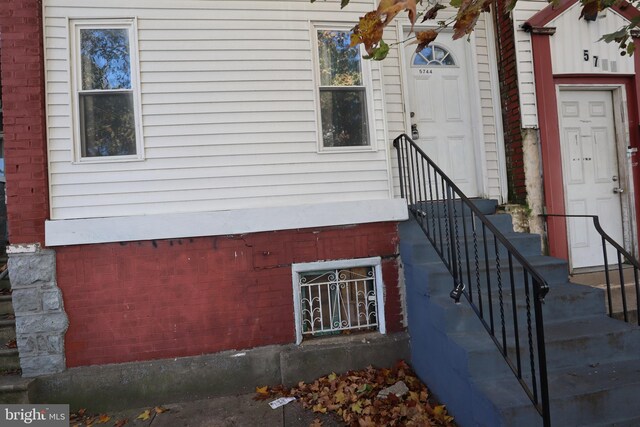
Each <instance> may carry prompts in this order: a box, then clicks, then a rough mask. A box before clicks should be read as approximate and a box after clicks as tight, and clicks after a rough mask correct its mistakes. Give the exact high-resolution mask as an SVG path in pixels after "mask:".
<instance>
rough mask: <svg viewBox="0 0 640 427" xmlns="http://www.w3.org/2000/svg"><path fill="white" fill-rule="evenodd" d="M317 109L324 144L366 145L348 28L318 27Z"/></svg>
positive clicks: (356, 59)
mask: <svg viewBox="0 0 640 427" xmlns="http://www.w3.org/2000/svg"><path fill="white" fill-rule="evenodd" d="M318 59H319V68H320V111H321V121H322V137H323V144H324V146H325V147H346V146H361V145H368V144H369V141H368V132H367V115H366V96H365V88H364V86H363V82H362V71H361V59H360V52H359V49H358V48H356V47H351V46H350V33H349V32H347V31H336V30H319V31H318Z"/></svg>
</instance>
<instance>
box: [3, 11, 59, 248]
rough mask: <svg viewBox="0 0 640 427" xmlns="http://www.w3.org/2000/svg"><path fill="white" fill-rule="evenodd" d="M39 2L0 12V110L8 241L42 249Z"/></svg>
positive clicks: (44, 204) (45, 205)
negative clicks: (3, 142) (2, 125)
mask: <svg viewBox="0 0 640 427" xmlns="http://www.w3.org/2000/svg"><path fill="white" fill-rule="evenodd" d="M42 40H43V37H42V2H41V1H40V0H3V1H2V6H1V7H0V43H1V45H0V48H1V56H0V58H1V62H0V64H1V69H2V105H3V114H4V137H5V149H4V150H5V168H6V170H5V174H6V179H7V218H8V227H9V241H10V243H12V244H16V243H36V242H40V243H44V220H45V219H47V218H48V217H49V193H48V182H47V140H46V133H45V92H44V59H43V58H44V57H43V54H44V49H43V45H42V43H43V42H42Z"/></svg>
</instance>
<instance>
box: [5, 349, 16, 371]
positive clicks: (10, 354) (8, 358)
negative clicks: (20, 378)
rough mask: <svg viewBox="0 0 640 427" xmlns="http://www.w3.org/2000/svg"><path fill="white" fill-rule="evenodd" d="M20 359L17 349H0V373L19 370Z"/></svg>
mask: <svg viewBox="0 0 640 427" xmlns="http://www.w3.org/2000/svg"><path fill="white" fill-rule="evenodd" d="M19 368H20V358H19V356H18V349H17V348H0V371H3V370H11V369H19Z"/></svg>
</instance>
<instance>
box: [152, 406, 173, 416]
mask: <svg viewBox="0 0 640 427" xmlns="http://www.w3.org/2000/svg"><path fill="white" fill-rule="evenodd" d="M153 409H154V410H155V411H156V414H162V413H164V412H167V411H169V410H168V409H167V408H165V407H163V406H156V407H155V408H153Z"/></svg>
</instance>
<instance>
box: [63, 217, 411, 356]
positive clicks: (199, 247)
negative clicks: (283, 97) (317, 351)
mask: <svg viewBox="0 0 640 427" xmlns="http://www.w3.org/2000/svg"><path fill="white" fill-rule="evenodd" d="M397 244H398V235H397V224H396V223H377V224H363V225H357V226H349V227H333V228H322V229H305V230H288V231H275V232H265V233H255V234H249V235H244V236H224V237H203V238H194V239H175V240H157V241H144V242H132V243H121V244H119V243H114V244H98V245H84V246H73V247H62V248H57V249H56V254H57V259H56V262H57V275H58V276H57V278H58V285H59V286H60V288H61V289H62V292H63V298H64V306H65V311H66V312H67V315H68V316H69V323H70V326H69V330H68V331H67V334H66V337H65V345H66V358H67V366H69V367H72V366H80V365H91V364H104V363H118V362H128V361H136V360H149V359H159V358H170V357H179V356H190V355H198V354H202V353H213V352H218V351H222V350H228V349H243V348H251V347H257V346H262V345H269V344H285V343H292V342H294V341H295V326H294V309H293V289H292V283H291V280H292V279H291V263H298V262H312V261H318V260H331V259H349V258H364V257H370V256H381V257H382V258H383V279H384V282H385V285H386V291H385V309H386V313H385V319H386V324H387V330H388V331H389V332H396V331H399V330H402V328H403V326H402V319H403V317H402V309H401V303H400V293H399V289H398V269H397V264H396V255H397Z"/></svg>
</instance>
